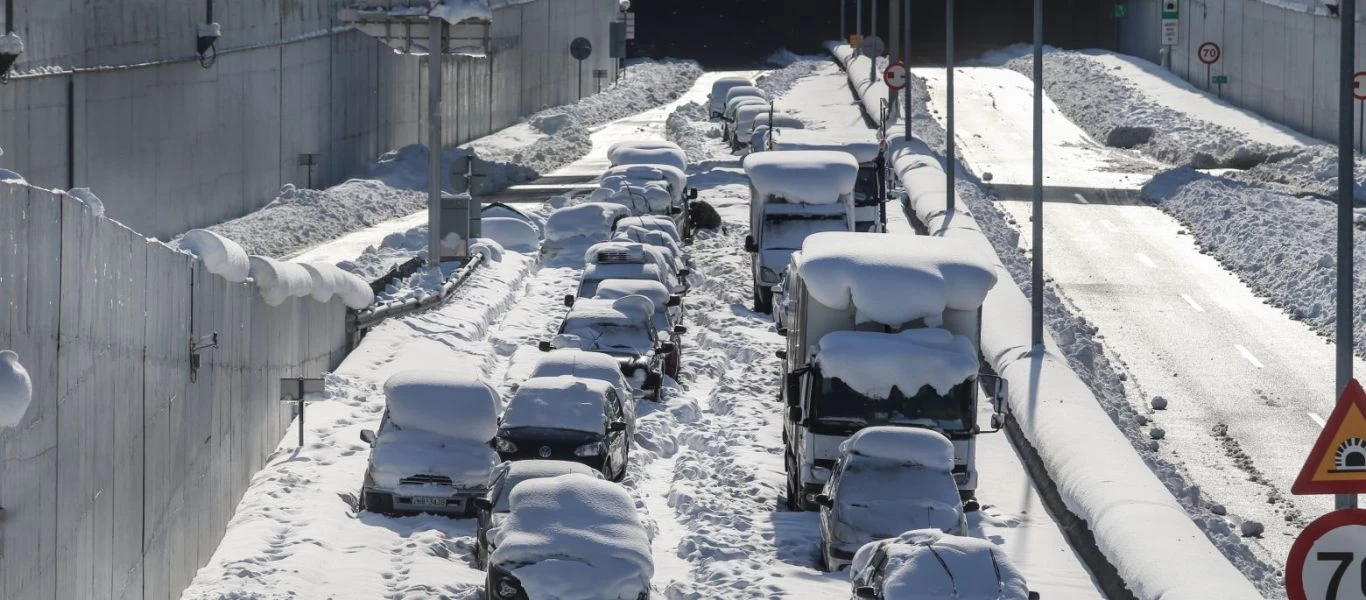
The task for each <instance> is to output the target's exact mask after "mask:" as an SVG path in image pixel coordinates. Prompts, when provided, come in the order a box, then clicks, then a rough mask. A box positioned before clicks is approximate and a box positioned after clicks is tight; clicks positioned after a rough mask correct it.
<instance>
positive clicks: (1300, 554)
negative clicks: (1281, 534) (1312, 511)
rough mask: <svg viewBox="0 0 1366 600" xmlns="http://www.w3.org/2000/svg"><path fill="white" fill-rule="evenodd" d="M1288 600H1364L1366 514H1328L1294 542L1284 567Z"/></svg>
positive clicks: (1351, 510)
mask: <svg viewBox="0 0 1366 600" xmlns="http://www.w3.org/2000/svg"><path fill="white" fill-rule="evenodd" d="M1285 588H1286V593H1287V594H1289V596H1290V600H1358V599H1360V598H1366V510H1362V509H1357V508H1349V509H1344V510H1338V511H1333V512H1330V513H1328V514H1326V515H1323V516H1322V517H1319V518H1318V519H1316V520H1314V522H1313V523H1310V524H1309V526H1308V527H1306V528H1304V531H1303V532H1302V533H1300V536H1299V537H1298V538H1295V544H1294V545H1293V546H1291V547H1290V558H1289V560H1287V561H1286V563H1285Z"/></svg>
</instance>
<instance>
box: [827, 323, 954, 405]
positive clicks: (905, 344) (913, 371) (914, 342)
mask: <svg viewBox="0 0 1366 600" xmlns="http://www.w3.org/2000/svg"><path fill="white" fill-rule="evenodd" d="M811 353H812V355H813V356H812V359H813V360H815V361H816V363H817V364H819V365H820V367H821V374H822V375H824V376H826V377H836V378H839V379H840V380H841V381H843V382H844V383H845V384H846V385H848V386H849V387H850V388H853V390H854V391H856V392H858V393H860V394H863V395H865V396H868V397H870V398H886V397H888V396H889V395H890V394H891V393H892V388H893V387H895V388H897V389H898V390H901V393H902V394H904V395H906V396H913V395H915V394H916V392H919V391H920V388H922V387H924V386H927V385H928V386H930V387H932V388H934V391H936V392H938V393H939V394H941V395H943V394H948V393H949V391H950V390H952V389H953V386H955V385H958V384H960V383H963V382H964V381H967V380H969V379H972V378H973V377H975V376H976V375H977V368H978V365H977V348H976V347H975V346H973V343H972V340H969V339H968V338H967V337H965V336H961V335H954V334H952V333H949V332H948V331H946V330H943V329H938V328H925V329H908V330H906V331H902V332H900V333H878V332H872V331H832V332H830V333H827V334H825V337H823V338H821V340H820V342H819V343H817V344H816V345H815V346H813V347H812V349H811Z"/></svg>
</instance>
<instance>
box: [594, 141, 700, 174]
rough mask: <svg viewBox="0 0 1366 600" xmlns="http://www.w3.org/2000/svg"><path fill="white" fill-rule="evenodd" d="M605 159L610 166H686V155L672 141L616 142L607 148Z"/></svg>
mask: <svg viewBox="0 0 1366 600" xmlns="http://www.w3.org/2000/svg"><path fill="white" fill-rule="evenodd" d="M607 160H609V161H611V163H612V166H614V167H619V166H621V165H668V166H671V167H675V168H677V169H679V170H686V169H687V168H688V155H686V154H684V153H683V150H682V149H680V148H679V147H678V144H675V143H673V142H666V141H663V140H658V141H645V142H617V143H616V144H613V145H612V147H611V148H609V149H608V150H607Z"/></svg>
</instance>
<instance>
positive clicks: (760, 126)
mask: <svg viewBox="0 0 1366 600" xmlns="http://www.w3.org/2000/svg"><path fill="white" fill-rule="evenodd" d="M775 128H776V129H805V128H806V124H805V123H803V122H802V120H801V119H798V118H797V117H795V116H792V115H789V114H787V113H783V112H772V113H770V112H768V111H765V112H763V113H760V114H759V115H758V116H756V117H754V120H753V121H751V122H750V124H749V135H747V136H745V137H743V138H742V137H739V136H737V137H735V138H734V139H732V140H731V146H732V147H733V148H734V149H736V150H739V149H742V148H752V149H754V150H762V149H763V146H756V145H755V144H754V142H755V139H756V138H759V139H761V140H763V141H767V139H768V136H767V134H765V135H763V136H760V135H759V132H760V130H763V131H768V130H770V129H775Z"/></svg>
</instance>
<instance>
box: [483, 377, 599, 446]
mask: <svg viewBox="0 0 1366 600" xmlns="http://www.w3.org/2000/svg"><path fill="white" fill-rule="evenodd" d="M612 389H613V386H612V384H609V383H607V382H605V381H601V380H598V379H588V378H583V377H573V376H569V375H562V376H558V377H535V378H532V379H528V380H526V381H523V382H522V384H521V385H519V386H517V393H515V394H513V395H512V399H511V400H509V401H508V407H507V410H506V411H503V420H502V427H503V428H504V429H511V428H517V427H544V428H548V429H568V430H571V431H584V432H589V433H602V432H603V431H604V423H605V419H606V418H607V417H606V414H607V413H606V412H605V410H604V409H603V403H605V402H606V401H607V393H608V391H610V390H612Z"/></svg>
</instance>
